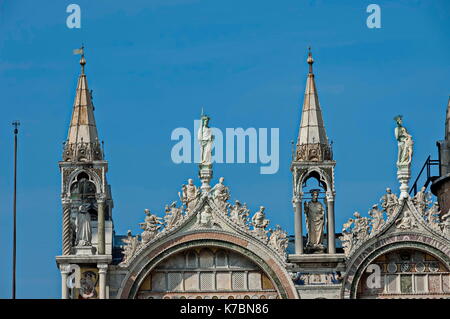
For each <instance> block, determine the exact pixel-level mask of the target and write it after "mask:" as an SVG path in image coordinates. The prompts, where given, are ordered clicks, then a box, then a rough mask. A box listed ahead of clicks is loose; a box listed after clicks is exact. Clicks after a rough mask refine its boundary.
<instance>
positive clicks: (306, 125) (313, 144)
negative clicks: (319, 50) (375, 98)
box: [295, 49, 332, 161]
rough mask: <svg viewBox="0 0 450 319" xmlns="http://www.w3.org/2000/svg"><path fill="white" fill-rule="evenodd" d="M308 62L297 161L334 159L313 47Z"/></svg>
mask: <svg viewBox="0 0 450 319" xmlns="http://www.w3.org/2000/svg"><path fill="white" fill-rule="evenodd" d="M307 62H308V64H309V73H308V77H307V79H306V89H305V98H304V100H303V110H302V116H301V122H300V130H299V134H298V139H297V147H296V156H295V160H296V161H324V160H332V153H331V147H330V144H329V143H328V138H327V134H326V132H325V126H324V124H323V117H322V110H321V109H320V103H319V97H318V95H317V89H316V83H315V82H314V73H313V67H312V65H313V63H314V60H313V58H312V54H311V49H309V52H308V59H307Z"/></svg>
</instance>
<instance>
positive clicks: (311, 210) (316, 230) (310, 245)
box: [304, 189, 325, 252]
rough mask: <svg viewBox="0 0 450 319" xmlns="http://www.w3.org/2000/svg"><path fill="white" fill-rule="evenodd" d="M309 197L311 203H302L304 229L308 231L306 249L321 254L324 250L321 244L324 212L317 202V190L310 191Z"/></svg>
mask: <svg viewBox="0 0 450 319" xmlns="http://www.w3.org/2000/svg"><path fill="white" fill-rule="evenodd" d="M311 195H312V199H311V201H309V202H305V203H304V206H305V207H304V209H305V215H306V227H307V229H308V242H307V244H306V248H307V249H308V250H309V251H312V252H323V251H324V249H325V247H324V246H323V244H322V240H323V227H324V219H325V217H324V213H325V210H324V208H323V205H322V204H321V203H320V202H319V201H318V198H319V190H317V189H313V190H311Z"/></svg>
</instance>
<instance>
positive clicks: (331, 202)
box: [327, 194, 336, 254]
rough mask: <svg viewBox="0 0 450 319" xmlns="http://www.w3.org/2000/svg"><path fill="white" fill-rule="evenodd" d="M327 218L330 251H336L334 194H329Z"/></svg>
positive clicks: (330, 252) (332, 252)
mask: <svg viewBox="0 0 450 319" xmlns="http://www.w3.org/2000/svg"><path fill="white" fill-rule="evenodd" d="M327 208H328V209H327V210H328V212H327V213H328V214H327V220H328V253H329V254H335V253H336V243H335V233H334V196H333V195H332V194H327Z"/></svg>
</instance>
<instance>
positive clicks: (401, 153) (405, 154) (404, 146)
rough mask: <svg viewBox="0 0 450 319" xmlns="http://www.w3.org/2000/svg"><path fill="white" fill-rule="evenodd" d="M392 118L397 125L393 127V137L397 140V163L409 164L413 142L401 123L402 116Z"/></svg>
mask: <svg viewBox="0 0 450 319" xmlns="http://www.w3.org/2000/svg"><path fill="white" fill-rule="evenodd" d="M394 120H395V122H396V123H397V127H396V128H395V138H396V139H397V142H398V158H397V165H408V166H409V165H410V164H411V160H412V155H413V144H414V142H413V140H412V137H411V135H410V134H409V133H408V131H407V129H406V127H404V126H403V125H402V123H403V118H402V116H401V115H398V116H396V117H395V118H394Z"/></svg>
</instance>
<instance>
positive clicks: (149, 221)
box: [139, 209, 164, 244]
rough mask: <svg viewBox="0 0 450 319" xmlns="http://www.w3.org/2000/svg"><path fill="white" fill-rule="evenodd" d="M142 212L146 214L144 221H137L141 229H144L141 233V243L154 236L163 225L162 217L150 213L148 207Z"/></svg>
mask: <svg viewBox="0 0 450 319" xmlns="http://www.w3.org/2000/svg"><path fill="white" fill-rule="evenodd" d="M144 212H145V215H146V216H145V219H144V222H143V223H139V225H140V226H141V229H143V230H144V231H143V232H142V234H141V240H142V244H146V243H148V242H149V241H150V240H152V239H153V238H155V236H156V235H157V234H158V230H159V229H160V228H161V226H162V225H164V223H163V222H162V218H161V217H158V216H156V215H154V214H152V213H150V210H149V209H145V210H144Z"/></svg>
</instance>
